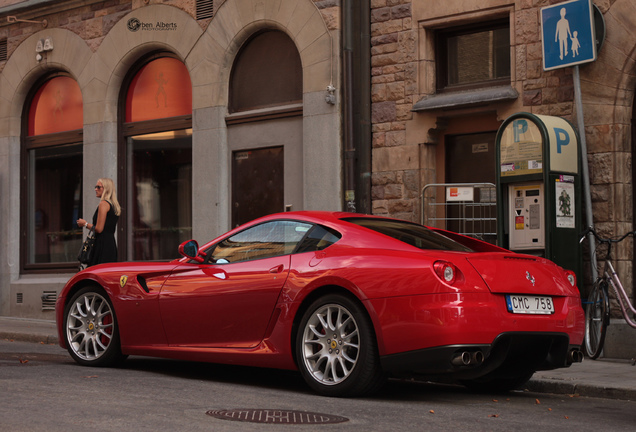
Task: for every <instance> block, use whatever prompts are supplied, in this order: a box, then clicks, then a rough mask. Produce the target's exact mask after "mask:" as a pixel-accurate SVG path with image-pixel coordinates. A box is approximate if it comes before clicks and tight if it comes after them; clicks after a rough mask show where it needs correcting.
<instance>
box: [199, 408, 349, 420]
mask: <svg viewBox="0 0 636 432" xmlns="http://www.w3.org/2000/svg"><path fill="white" fill-rule="evenodd" d="M206 414H207V415H209V416H212V417H215V418H218V419H223V420H233V421H240V422H250V423H269V424H330V423H344V422H346V421H349V419H348V418H346V417H340V416H337V415H330V414H321V413H313V412H306V411H289V410H275V409H235V410H210V411H208V412H207V413H206Z"/></svg>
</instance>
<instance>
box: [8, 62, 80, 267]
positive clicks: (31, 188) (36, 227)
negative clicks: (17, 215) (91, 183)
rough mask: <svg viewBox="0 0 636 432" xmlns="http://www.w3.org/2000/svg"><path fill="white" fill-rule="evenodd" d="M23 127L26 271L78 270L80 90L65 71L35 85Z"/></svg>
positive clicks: (22, 222)
mask: <svg viewBox="0 0 636 432" xmlns="http://www.w3.org/2000/svg"><path fill="white" fill-rule="evenodd" d="M24 117H25V119H26V121H25V123H24V125H23V136H24V139H23V146H22V148H23V150H22V155H21V159H22V166H21V170H22V172H23V173H24V175H23V176H22V186H21V190H22V193H21V195H22V196H21V200H20V201H21V214H22V218H21V224H22V229H21V234H22V235H21V239H22V240H21V259H22V268H23V270H27V271H29V270H45V269H65V268H66V269H69V270H70V269H77V252H78V251H79V248H80V246H81V242H82V230H81V229H80V228H78V227H77V225H76V221H77V219H78V218H79V217H81V216H85V215H82V214H81V211H82V172H83V169H82V165H83V156H82V147H83V143H82V141H83V140H82V129H83V124H84V120H83V104H82V93H81V91H80V88H79V85H78V84H77V82H76V81H75V80H74V79H73V78H71V77H69V76H67V75H65V74H61V73H60V74H55V75H51V76H49V77H47V78H46V79H45V80H43V81H42V82H40V84H39V85H37V86H36V87H35V88H34V91H33V93H32V95H31V97H29V98H28V104H27V107H26V110H25V116H24Z"/></svg>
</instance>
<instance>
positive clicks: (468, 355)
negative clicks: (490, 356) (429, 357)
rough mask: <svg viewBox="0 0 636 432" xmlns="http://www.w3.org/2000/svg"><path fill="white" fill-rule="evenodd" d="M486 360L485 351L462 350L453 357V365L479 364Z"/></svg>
mask: <svg viewBox="0 0 636 432" xmlns="http://www.w3.org/2000/svg"><path fill="white" fill-rule="evenodd" d="M483 362H484V353H482V352H481V351H473V352H470V351H462V352H459V353H455V354H454V355H453V358H451V364H452V365H453V366H479V365H480V364H482V363H483Z"/></svg>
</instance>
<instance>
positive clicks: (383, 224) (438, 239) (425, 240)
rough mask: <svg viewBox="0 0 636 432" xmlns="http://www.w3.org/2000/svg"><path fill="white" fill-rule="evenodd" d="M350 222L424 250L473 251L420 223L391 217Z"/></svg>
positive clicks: (348, 220) (349, 220) (358, 219)
mask: <svg viewBox="0 0 636 432" xmlns="http://www.w3.org/2000/svg"><path fill="white" fill-rule="evenodd" d="M343 220H345V221H347V222H351V223H352V224H356V225H359V226H361V227H365V228H368V229H371V230H373V231H376V232H378V233H380V234H384V235H386V236H389V237H392V238H394V239H397V240H400V241H402V242H404V243H406V244H409V245H411V246H415V247H416V248H419V249H424V250H429V249H433V250H446V251H456V252H474V251H473V250H472V249H470V248H468V247H466V246H464V245H462V244H461V243H458V242H456V241H454V240H451V239H449V238H448V237H445V236H443V235H441V234H438V233H436V232H435V231H432V230H430V229H428V228H426V227H424V226H422V225H417V224H414V223H410V222H403V221H396V220H392V219H372V218H347V219H343Z"/></svg>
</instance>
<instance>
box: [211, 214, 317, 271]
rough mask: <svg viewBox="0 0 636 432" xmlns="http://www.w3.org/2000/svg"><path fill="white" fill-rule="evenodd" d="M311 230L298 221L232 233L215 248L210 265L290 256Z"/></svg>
mask: <svg viewBox="0 0 636 432" xmlns="http://www.w3.org/2000/svg"><path fill="white" fill-rule="evenodd" d="M310 229H311V224H308V223H303V222H297V221H287V220H285V221H272V222H266V223H263V224H260V225H256V226H253V227H250V228H248V229H246V230H245V231H241V232H240V233H237V234H234V235H233V236H232V237H229V238H227V239H225V240H223V241H221V242H220V243H218V244H217V245H216V247H215V248H214V249H213V250H212V251H211V256H210V262H213V263H219V264H221V263H236V262H241V261H251V260H256V259H263V258H271V257H275V256H280V255H288V254H291V253H292V252H293V251H294V249H296V246H297V245H298V242H300V241H301V240H302V239H303V237H305V235H306V234H307V232H308V231H309V230H310Z"/></svg>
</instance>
